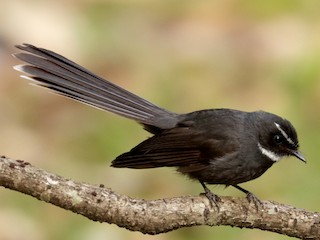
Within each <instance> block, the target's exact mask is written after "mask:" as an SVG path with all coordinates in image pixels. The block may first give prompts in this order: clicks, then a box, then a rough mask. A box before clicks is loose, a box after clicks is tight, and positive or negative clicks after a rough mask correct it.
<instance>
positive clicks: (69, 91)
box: [14, 44, 178, 129]
mask: <svg viewBox="0 0 320 240" xmlns="http://www.w3.org/2000/svg"><path fill="white" fill-rule="evenodd" d="M16 47H17V48H18V49H21V50H23V51H25V52H22V53H17V54H14V56H15V57H17V58H18V59H20V60H22V61H24V62H26V63H27V64H25V65H18V66H15V69H16V70H18V71H21V72H24V73H26V74H28V75H30V76H23V77H24V78H26V79H28V80H32V81H34V83H35V85H38V86H42V87H45V88H49V89H51V90H53V91H54V92H57V93H58V94H60V95H63V96H66V97H69V98H72V99H75V100H78V101H80V102H83V103H86V104H89V105H91V106H94V107H97V108H99V109H103V110H106V111H110V112H113V113H115V114H118V115H121V116H124V117H127V118H130V119H133V120H135V121H137V122H139V123H141V124H144V125H146V126H151V127H155V128H159V129H168V128H172V127H174V126H175V125H176V123H177V116H178V115H177V114H175V113H172V112H169V111H167V110H165V109H162V108H160V107H158V106H156V105H154V104H152V103H150V102H148V101H147V100H145V99H143V98H140V97H138V96H137V95H135V94H133V93H131V92H129V91H127V90H125V89H123V88H121V87H119V86H117V85H115V84H113V83H111V82H109V81H107V80H105V79H103V78H101V77H99V76H97V75H95V74H94V73H92V72H90V71H89V70H87V69H85V68H83V67H81V66H80V65H78V64H76V63H74V62H72V61H70V60H68V59H66V58H65V57H63V56H61V55H59V54H57V53H54V52H52V51H49V50H46V49H43V48H38V47H35V46H32V45H30V44H23V45H19V46H16Z"/></svg>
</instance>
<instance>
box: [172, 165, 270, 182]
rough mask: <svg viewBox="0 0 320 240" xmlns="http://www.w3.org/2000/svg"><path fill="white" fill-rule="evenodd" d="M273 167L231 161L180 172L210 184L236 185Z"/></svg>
mask: <svg viewBox="0 0 320 240" xmlns="http://www.w3.org/2000/svg"><path fill="white" fill-rule="evenodd" d="M271 166H272V163H263V164H246V163H245V162H242V161H235V162H233V161H230V162H227V163H223V164H222V163H221V164H217V162H216V163H209V164H207V165H206V166H203V167H202V168H201V169H200V168H199V169H197V168H196V167H195V168H194V170H193V171H192V170H191V171H183V169H178V171H180V172H182V173H184V174H187V175H188V176H189V177H191V178H193V179H198V180H200V181H202V182H205V183H208V184H224V185H236V184H239V183H243V182H247V181H250V180H253V179H255V178H257V177H259V176H261V175H262V174H263V173H264V172H265V171H266V170H267V169H268V168H269V167H271ZM191 169H192V168H191Z"/></svg>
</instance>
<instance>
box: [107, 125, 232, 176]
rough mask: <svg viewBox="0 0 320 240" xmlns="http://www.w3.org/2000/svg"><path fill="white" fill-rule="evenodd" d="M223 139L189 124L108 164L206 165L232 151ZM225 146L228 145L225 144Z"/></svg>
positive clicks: (147, 141)
mask: <svg viewBox="0 0 320 240" xmlns="http://www.w3.org/2000/svg"><path fill="white" fill-rule="evenodd" d="M225 140H226V139H214V138H212V137H208V136H207V135H206V134H204V133H203V132H200V131H197V130H195V129H194V128H189V127H177V128H173V129H169V130H166V131H163V132H162V133H160V134H157V135H155V136H153V137H151V138H149V139H147V140H145V141H144V142H142V143H140V144H139V145H137V146H136V147H135V148H133V149H132V150H131V151H130V152H127V153H124V154H122V155H120V156H119V157H117V158H116V159H115V160H113V162H112V164H111V166H113V167H119V168H121V167H124V168H137V169H139V168H140V169H142V168H156V167H191V166H192V167H194V169H195V170H196V169H197V170H199V168H202V167H206V166H207V165H208V164H209V161H212V160H214V159H215V158H220V157H222V156H223V155H224V154H226V151H227V153H228V152H229V153H230V152H232V151H234V150H235V144H232V143H228V144H226V141H225ZM226 145H227V146H226Z"/></svg>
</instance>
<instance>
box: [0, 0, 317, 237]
mask: <svg viewBox="0 0 320 240" xmlns="http://www.w3.org/2000/svg"><path fill="white" fill-rule="evenodd" d="M319 10H320V2H319V1H316V0H310V1H302V0H301V1H297V0H290V1H289V0H285V1H281V0H280V1H276V0H272V1H261V0H255V1H254V0H245V1H235V0H229V1H205V0H199V1H160V0H151V1H146V0H133V1H124V0H120V1H119V0H113V1H111V0H110V1H107V0H106V1H98V0H77V1H76V0H69V1H62V0H58V1H40V0H29V1H23V0H3V1H1V7H0V16H1V21H0V79H1V81H0V111H1V115H0V126H1V127H0V131H1V138H0V150H1V151H0V154H1V155H6V156H9V157H12V158H17V159H24V160H26V161H29V162H31V163H32V164H34V165H36V166H39V167H41V168H44V169H46V170H48V171H51V172H54V173H57V174H60V175H62V176H65V177H67V178H72V179H74V180H77V181H82V182H88V183H93V184H99V183H103V184H105V185H106V186H108V187H111V188H112V189H113V190H115V191H117V192H119V193H122V194H126V195H129V196H132V197H137V198H145V199H157V198H164V197H173V196H182V195H198V194H199V193H200V192H201V191H202V189H201V186H200V184H198V183H196V182H192V181H190V180H187V179H186V178H185V177H183V176H180V175H179V174H176V173H175V171H174V170H173V169H154V170H129V169H113V168H110V167H109V165H110V162H111V161H112V160H113V159H114V158H115V157H116V156H118V155H119V154H121V153H123V152H125V151H128V150H130V149H131V148H132V147H134V146H135V145H136V144H138V143H139V142H140V141H142V140H144V139H145V138H146V137H148V136H149V134H148V133H146V132H144V131H142V129H141V127H140V126H139V125H137V124H136V123H134V122H131V121H129V120H126V119H123V118H121V117H117V116H114V115H112V114H108V113H104V112H102V111H99V110H96V109H93V108H90V107H87V106H85V105H82V104H80V103H77V102H73V101H70V100H68V99H65V98H62V97H59V96H56V95H53V94H48V93H47V91H46V90H43V89H40V88H35V87H31V86H29V85H28V84H27V82H26V81H24V80H22V79H20V78H19V73H18V72H16V71H14V70H13V69H12V66H13V65H16V64H18V63H19V61H18V60H16V59H14V58H12V56H11V53H13V52H16V51H17V50H16V49H14V47H13V46H14V45H15V44H21V43H23V42H27V43H31V44H34V45H37V46H41V47H45V48H47V49H51V50H53V51H56V52H58V53H61V54H62V55H64V56H66V57H68V58H70V59H72V60H74V61H76V62H78V63H80V64H81V65H83V66H86V67H87V68H89V69H90V70H92V71H93V72H96V73H98V74H99V75H101V76H104V77H105V78H107V79H109V80H112V81H113V82H114V83H116V84H119V85H121V86H123V87H125V88H126V89H128V90H130V91H133V92H135V93H137V94H138V95H141V96H143V97H145V98H147V99H148V100H150V101H152V102H154V103H156V104H158V105H160V106H163V107H165V108H168V109H170V110H172V111H177V112H189V111H193V110H198V109H205V108H220V107H227V108H235V109H241V110H246V111H253V110H259V109H263V110H266V111H270V112H273V113H276V114H279V115H281V116H283V117H285V118H288V119H290V120H291V122H292V123H293V124H294V125H295V126H296V128H297V131H298V133H299V137H300V143H301V144H300V145H301V150H302V152H303V153H304V155H305V156H306V158H307V160H308V164H307V165H305V164H303V163H301V162H300V161H298V160H296V159H294V158H288V159H285V160H283V161H281V162H280V163H279V164H276V165H274V166H273V168H271V169H270V170H269V171H268V172H267V173H265V174H264V175H263V176H262V177H260V178H259V179H257V180H254V181H252V182H249V183H245V184H243V185H242V186H243V187H245V188H246V189H248V190H250V191H252V192H254V193H255V194H256V195H257V196H258V197H259V198H261V199H268V200H274V201H278V202H282V203H285V204H291V205H294V206H296V207H299V208H305V209H308V210H312V211H319V210H320V206H319V198H320V193H319V185H320V183H319V169H320V162H319V161H318V157H317V155H316V154H317V152H319V142H320V141H319V139H320V138H319V132H320V121H319V119H320V107H319V103H320V14H319ZM211 189H212V190H213V191H214V192H216V193H217V194H220V195H232V196H239V197H244V195H243V194H241V193H240V192H239V191H237V190H234V189H231V188H230V189H224V187H217V186H212V187H211ZM213 238H214V239H239V240H241V239H260V240H271V239H272V240H279V239H289V238H287V237H284V236H280V235H277V234H274V233H269V232H262V231H260V230H249V229H237V228H231V227H193V228H185V229H180V230H177V231H174V232H170V233H166V234H161V235H158V236H147V235H142V234H140V233H135V232H129V231H127V230H125V229H121V228H118V227H117V226H115V225H108V224H100V223H96V222H92V221H90V220H88V219H86V218H84V217H82V216H80V215H75V214H73V213H71V212H68V211H65V210H63V209H60V208H57V207H55V206H52V205H50V204H46V203H43V202H40V201H37V200H35V199H33V198H31V197H28V196H25V195H22V194H20V193H16V192H13V191H10V190H7V189H3V188H2V189H0V240H2V239H5V240H15V239H19V240H20V239H24V240H28V239H32V240H40V239H48V240H53V239H70V240H82V239H95V240H100V239H130V240H132V239H142V240H143V239H154V240H171V239H177V240H179V239H213Z"/></svg>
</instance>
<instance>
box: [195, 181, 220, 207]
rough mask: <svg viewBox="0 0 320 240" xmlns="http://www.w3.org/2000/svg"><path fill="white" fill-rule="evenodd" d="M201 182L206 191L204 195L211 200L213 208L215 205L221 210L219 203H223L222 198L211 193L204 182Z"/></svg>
mask: <svg viewBox="0 0 320 240" xmlns="http://www.w3.org/2000/svg"><path fill="white" fill-rule="evenodd" d="M199 182H200V184H201V185H202V187H203V189H204V195H205V196H206V197H207V198H208V199H209V202H210V205H211V207H212V206H213V204H214V205H215V206H216V207H217V209H218V210H219V206H218V202H220V201H221V199H220V197H219V196H218V195H216V194H214V193H213V192H211V191H210V189H209V188H208V187H207V186H206V185H205V184H204V182H202V181H200V180H199Z"/></svg>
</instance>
